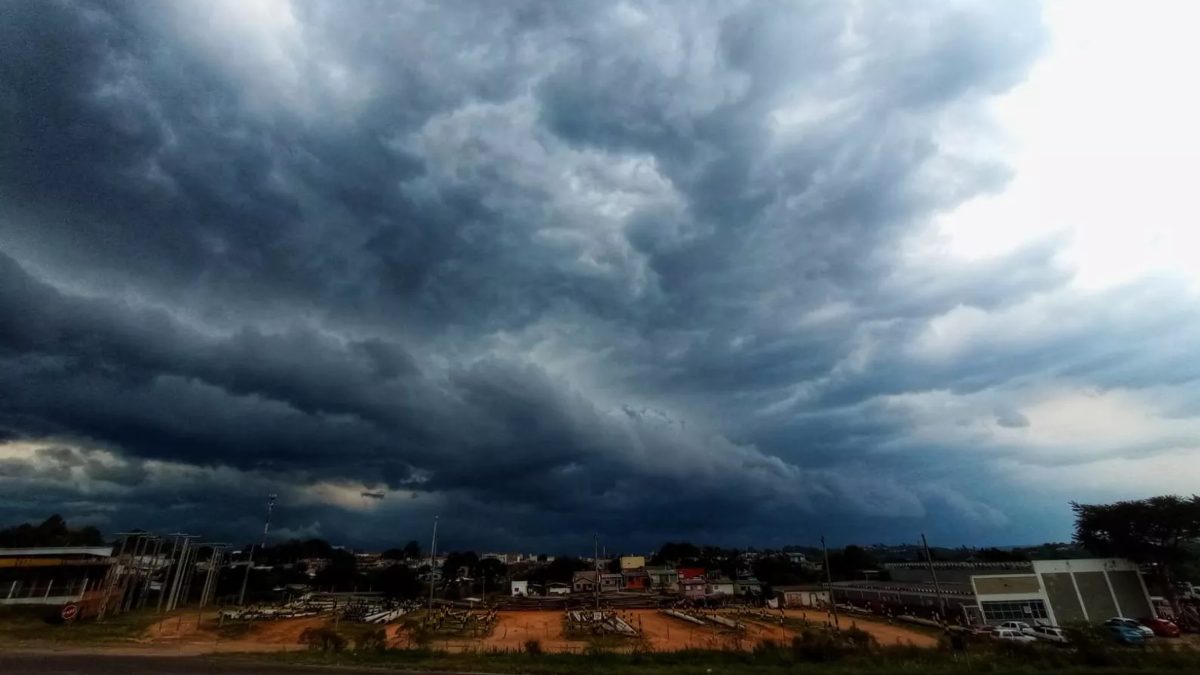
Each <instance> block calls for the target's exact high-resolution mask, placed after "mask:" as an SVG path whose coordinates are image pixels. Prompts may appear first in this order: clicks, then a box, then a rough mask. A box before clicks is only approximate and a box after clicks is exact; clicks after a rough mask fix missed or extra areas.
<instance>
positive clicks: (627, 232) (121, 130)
mask: <svg viewBox="0 0 1200 675" xmlns="http://www.w3.org/2000/svg"><path fill="white" fill-rule="evenodd" d="M1043 42H1044V35H1043V30H1042V27H1041V23H1040V17H1039V7H1038V6H1037V5H1035V4H1034V3H1025V2H1014V3H1003V4H994V3H979V4H969V3H968V4H954V5H945V4H943V3H926V2H909V3H900V4H888V5H872V6H867V7H855V6H854V5H849V4H847V5H834V4H829V3H806V2H794V3H753V2H752V3H724V2H718V3H690V2H689V3H675V2H636V3H621V4H619V5H609V4H605V3H584V4H576V5H572V6H571V7H570V8H567V7H566V6H564V5H562V4H561V3H553V2H549V3H545V2H521V3H505V4H497V3H452V4H446V5H428V6H424V5H409V4H401V5H396V6H389V7H379V6H368V5H356V4H346V3H334V2H318V1H312V2H294V3H289V2H283V1H280V2H263V3H228V4H224V3H199V2H196V3H174V4H171V5H139V4H127V3H101V2H96V3H90V2H66V1H63V2H52V3H43V4H41V5H38V6H34V5H32V4H29V3H7V4H5V5H4V6H3V7H0V128H4V129H5V130H7V134H6V138H7V139H8V141H9V142H6V143H3V144H0V246H2V247H3V253H2V254H0V314H2V315H3V316H5V317H8V318H9V319H10V320H7V321H4V322H3V323H0V439H4V442H5V443H6V445H5V446H3V447H6V448H9V449H10V452H9V454H8V455H6V457H7V459H5V460H4V461H5V462H7V464H5V466H6V471H5V474H6V475H5V477H4V479H3V480H4V485H5V488H6V489H5V494H6V497H4V498H3V499H0V514H12V515H14V516H15V515H22V516H26V517H35V516H36V514H35V513H32V512H34V511H36V510H38V509H41V508H50V507H49V506H48V505H49V504H51V503H56V501H62V502H63V503H71V504H76V505H77V510H78V511H81V512H89V513H92V514H107V515H105V516H104V518H105V519H106V520H119V521H120V526H121V527H127V526H132V525H136V524H161V525H162V526H164V527H187V528H190V529H197V530H199V529H206V530H220V532H219V534H221V535H222V536H236V535H238V532H239V531H240V530H242V529H248V530H250V531H253V521H254V520H255V519H256V518H257V517H258V511H259V510H260V509H259V508H258V506H257V505H258V502H259V501H260V498H259V497H258V496H257V495H259V494H265V493H266V492H278V493H279V494H280V495H281V513H282V514H286V516H285V517H286V518H288V519H290V520H289V521H288V523H285V527H290V528H291V529H292V530H294V531H296V532H300V531H305V532H316V531H321V532H324V533H326V534H327V535H331V534H332V533H338V535H339V536H344V537H346V538H348V539H351V540H353V541H359V542H382V541H384V540H386V539H389V538H395V537H398V536H408V535H407V533H406V534H404V535H397V534H395V532H396V530H397V529H398V528H399V529H403V528H414V527H419V526H420V523H423V522H425V519H427V518H428V517H429V516H430V515H431V514H432V513H434V512H439V513H442V514H444V515H445V516H446V517H448V518H450V519H453V520H455V521H456V522H457V523H458V525H457V528H458V532H459V533H460V536H461V537H462V538H463V540H464V541H463V543H464V544H465V543H471V542H469V541H468V540H469V539H472V538H475V539H477V541H478V542H479V543H488V544H494V545H499V544H500V543H502V542H503V541H511V542H518V543H525V544H529V545H531V546H532V545H536V546H545V547H553V546H558V545H561V546H574V545H576V544H578V543H579V542H580V541H583V540H584V539H586V538H587V536H589V533H590V532H593V531H596V530H600V531H603V532H606V533H608V535H609V536H611V537H622V538H625V539H626V540H627V541H629V542H630V543H631V544H644V543H649V542H653V541H655V540H657V539H660V538H666V537H678V536H694V537H698V538H709V539H714V540H725V541H738V542H743V543H750V542H753V541H756V540H761V541H764V542H765V541H776V542H786V541H790V540H793V539H803V538H805V537H812V536H814V535H815V532H816V529H815V528H816V527H817V526H816V525H815V524H807V522H808V521H807V519H808V518H815V517H816V516H820V520H819V522H821V523H825V524H826V525H825V526H826V527H831V528H837V529H839V530H840V531H841V532H842V534H841V535H840V538H842V539H845V540H849V539H855V538H866V539H882V538H886V537H888V536H889V533H890V532H895V531H896V528H897V527H902V528H910V529H914V530H915V528H917V527H930V531H935V532H938V533H940V534H942V535H943V536H947V537H964V538H968V539H972V540H977V541H984V540H991V541H995V540H997V539H1003V540H1005V541H1011V540H1015V539H1021V538H1024V537H1026V536H1034V533H1035V532H1036V533H1041V532H1044V531H1046V529H1048V528H1043V529H1038V528H1035V527H1026V526H1024V525H1022V521H1021V519H1020V518H1019V517H1016V513H1017V510H1016V509H1009V508H1008V505H1007V503H1006V500H1004V499H1003V498H1001V497H1000V496H998V493H996V492H994V491H992V490H990V489H979V488H978V481H977V480H976V478H975V476H974V473H975V472H977V471H987V470H988V469H986V468H981V467H973V466H972V461H973V460H972V458H971V456H970V454H969V453H968V452H965V451H960V450H965V449H966V448H965V446H964V447H963V448H958V447H957V446H955V443H963V444H968V443H969V442H970V440H972V439H974V438H975V437H974V436H971V435H970V434H968V433H967V432H962V436H961V438H958V437H955V438H957V439H958V440H954V441H945V442H941V443H936V444H935V443H929V442H927V441H926V440H925V439H922V438H921V437H920V435H919V433H918V432H919V430H920V429H919V427H920V422H921V420H923V419H926V418H925V417H923V416H925V415H927V413H928V411H927V410H926V409H925V408H922V407H921V405H922V404H921V403H920V401H919V400H918V399H913V400H910V399H909V398H906V397H911V396H919V395H922V394H926V393H928V392H951V393H952V395H956V396H961V397H966V398H970V399H971V400H972V401H974V402H975V403H973V405H974V407H973V408H971V410H969V411H967V410H966V409H964V411H962V412H961V413H958V414H960V416H961V417H962V424H961V425H959V426H958V427H955V428H958V429H968V430H970V429H974V427H971V426H970V425H971V424H974V423H976V421H978V420H984V422H979V423H980V424H983V425H984V427H987V428H990V427H989V426H988V425H992V426H999V427H1000V428H1001V429H1004V430H1008V431H1013V432H1014V433H1015V432H1019V431H1022V430H1025V431H1028V430H1032V429H1036V428H1037V427H1038V425H1037V423H1036V420H1035V421H1034V423H1033V424H1032V425H1031V424H1030V423H1029V420H1024V422H1022V420H1023V419H1024V418H1022V417H1021V414H1022V413H1019V412H1017V411H1018V410H1021V411H1022V412H1024V407H1023V406H1022V405H1021V402H1020V401H1018V400H1016V394H1014V393H1013V391H1015V390H1016V389H1017V388H1019V387H1021V386H1026V385H1028V383H1029V382H1030V381H1031V380H1032V379H1036V378H1038V377H1054V378H1061V379H1065V380H1070V381H1074V382H1082V383H1092V384H1096V385H1102V384H1105V383H1108V384H1110V385H1111V386H1149V385H1150V384H1153V383H1162V382H1164V380H1163V379H1162V378H1163V377H1167V375H1166V371H1169V370H1174V373H1175V377H1177V378H1178V377H1183V375H1181V371H1179V370H1178V369H1173V368H1172V366H1174V365H1175V359H1174V358H1172V357H1171V356H1170V355H1169V354H1160V356H1159V357H1158V359H1157V360H1155V358H1154V357H1152V356H1150V355H1147V354H1144V353H1143V354H1139V355H1133V354H1131V355H1130V356H1132V357H1134V358H1131V359H1126V360H1122V359H1121V355H1122V354H1123V353H1124V352H1123V351H1122V349H1123V347H1121V345H1122V344H1125V343H1126V341H1128V340H1130V339H1132V338H1136V337H1139V336H1143V335H1145V334H1147V332H1148V331H1151V330H1153V328H1154V322H1153V320H1151V319H1144V318H1143V317H1141V316H1140V315H1138V316H1130V317H1128V318H1129V320H1128V321H1126V322H1125V323H1124V324H1123V325H1121V326H1116V327H1111V326H1108V327H1106V326H1104V325H1103V317H1102V315H1101V314H1100V313H1098V312H1099V310H1097V309H1095V308H1097V307H1101V306H1102V305H1100V304H1089V305H1087V307H1088V308H1091V309H1079V310H1078V311H1077V312H1076V313H1075V317H1074V319H1075V320H1074V321H1073V322H1072V323H1071V325H1069V326H1065V327H1064V328H1063V329H1062V330H1055V331H1041V332H1039V333H1038V334H1037V335H1036V336H1035V337H1034V338H1032V339H1028V340H1020V339H1016V338H1014V339H1011V340H1005V339H1004V338H1005V335H1004V334H1003V333H1004V331H1003V330H1000V328H999V325H1000V324H999V322H1001V321H1003V319H1004V317H1006V316H1011V317H1012V320H1013V321H1024V320H1027V319H1028V318H1029V317H1028V316H1027V315H1026V314H1023V312H1026V311H1027V309H1026V308H1028V307H1029V306H1030V304H1031V303H1033V304H1034V305H1036V303H1037V302H1040V300H1039V299H1040V298H1043V297H1046V296H1047V295H1053V294H1055V293H1061V292H1062V289H1063V288H1064V285H1065V284H1066V283H1067V281H1068V280H1069V278H1070V271H1069V270H1067V269H1064V268H1063V267H1062V266H1061V265H1060V264H1058V262H1057V257H1056V255H1057V252H1058V243H1057V242H1054V241H1047V242H1043V243H1041V244H1038V245H1033V246H1029V247H1026V248H1023V249H1019V250H1017V251H1014V252H1012V253H1010V254H1007V255H1005V256H1002V257H998V258H996V259H994V260H992V261H990V262H984V263H977V264H966V263H962V262H957V263H951V262H947V263H946V264H943V265H938V266H933V267H926V266H921V265H913V264H912V263H911V262H910V261H907V260H906V259H905V257H904V255H902V249H904V247H905V246H906V242H908V241H909V240H910V238H911V237H912V236H913V235H914V234H917V233H920V232H922V231H925V230H926V229H927V228H928V226H929V223H930V220H931V218H932V217H933V216H934V215H935V214H937V213H939V212H942V211H944V210H946V209H950V208H953V207H954V206H955V205H957V204H960V203H962V202H963V201H964V200H966V199H969V198H971V197H973V196H976V195H979V194H983V193H987V192H992V191H996V190H998V189H1001V188H1002V187H1003V185H1004V184H1005V182H1006V181H1007V179H1008V172H1007V170H1006V168H1005V167H1004V165H1003V163H1002V162H999V161H997V160H995V159H992V158H980V157H976V156H973V155H971V154H969V153H965V152H959V151H958V150H957V149H956V148H954V147H953V146H952V145H951V144H948V143H946V142H945V140H944V138H943V133H944V131H945V130H946V129H947V128H950V127H954V126H955V125H957V124H975V125H976V126H977V127H978V129H977V131H978V133H984V134H986V133H990V131H989V129H988V128H987V125H986V124H981V123H979V121H978V119H979V118H980V117H981V113H982V111H983V110H984V109H985V106H986V105H987V104H988V101H989V100H990V97H993V96H995V95H997V94H1000V93H1002V92H1004V91H1006V90H1007V89H1008V88H1010V87H1012V86H1013V85H1015V84H1016V83H1018V82H1020V81H1021V80H1022V78H1023V77H1024V76H1025V74H1026V73H1027V72H1028V69H1029V67H1030V65H1031V64H1032V63H1033V62H1034V60H1035V59H1036V58H1037V57H1038V55H1039V53H1040V50H1041V48H1042V45H1043ZM1122 292H1123V293H1133V292H1134V291H1122ZM1144 292H1146V293H1152V292H1153V291H1144ZM1159 292H1161V293H1167V294H1170V293H1171V292H1173V291H1170V290H1162V289H1160V291H1159ZM1113 297H1114V298H1116V297H1117V296H1113ZM963 313H966V314H967V316H966V318H965V319H963V320H964V321H967V324H966V325H967V328H971V327H972V326H975V325H976V323H977V324H979V325H987V326H988V327H989V330H988V331H985V332H982V333H977V334H972V339H971V340H970V341H968V342H967V343H966V344H958V343H954V344H953V345H951V344H949V342H948V340H950V338H948V337H946V336H947V335H948V334H949V333H948V331H942V332H940V333H939V332H938V331H937V330H935V329H934V328H931V326H933V325H934V324H935V323H936V322H938V321H943V322H944V321H947V320H949V319H946V317H950V318H951V319H955V320H957V319H956V317H959V316H960V315H962V314H963ZM977 315H978V316H979V317H985V318H977ZM970 321H976V323H970ZM989 322H990V323H989ZM955 325H956V326H957V325H958V324H955ZM1186 325H1188V326H1191V327H1192V328H1194V327H1195V322H1194V321H1192V322H1190V323H1187V324H1186ZM956 330H958V328H956ZM962 330H966V329H962ZM1189 330H1190V329H1189ZM1012 333H1013V334H1014V335H1016V334H1017V333H1019V331H1012ZM931 335H932V337H931ZM1017 337H1019V336H1017ZM1068 354H1069V355H1070V356H1069V358H1068V357H1067V355H1068ZM1117 382H1122V383H1124V385H1116V384H1114V383H1117ZM1139 383H1140V384H1139ZM972 397H973V398H972ZM976 399H978V400H976ZM984 399H986V400H984ZM914 401H916V402H914ZM1176 403H1177V404H1178V405H1180V406H1183V405H1185V403H1186V402H1185V401H1177V402H1176ZM971 415H976V417H977V418H978V420H977V419H976V417H971ZM973 420H974V421H973ZM993 423H994V425H993ZM984 427H981V428H984ZM971 433H976V432H973V431H972V432H971ZM978 433H980V434H983V433H985V432H983V431H979V432H978ZM943 440H945V439H943ZM989 442H994V443H996V444H1001V443H1009V444H1011V443H1014V442H1017V441H1015V440H1014V439H1002V440H1001V441H997V440H995V439H991V440H989ZM9 455H11V456H9ZM935 457H936V458H938V461H939V462H940V465H939V466H938V467H937V468H932V469H931V468H930V466H929V461H930V460H931V458H935ZM65 475H69V476H72V477H73V478H71V479H70V480H66V479H64V476H65ZM378 491H384V492H386V493H388V496H387V497H386V498H385V499H383V500H376V499H365V498H362V495H363V494H365V493H367V492H370V493H375V492H378ZM214 495H216V496H217V497H218V498H215V499H214ZM142 504H161V505H164V506H165V507H169V508H164V509H163V510H158V511H154V512H147V511H145V510H143V509H140V507H139V505H142ZM139 519H140V520H146V521H154V522H153V523H149V522H148V523H138V522H134V521H138V520H139ZM935 521H936V522H935ZM814 522H818V521H814ZM114 524H115V523H114ZM497 527H499V528H500V529H499V530H497V529H495V528H497ZM214 534H217V532H214Z"/></svg>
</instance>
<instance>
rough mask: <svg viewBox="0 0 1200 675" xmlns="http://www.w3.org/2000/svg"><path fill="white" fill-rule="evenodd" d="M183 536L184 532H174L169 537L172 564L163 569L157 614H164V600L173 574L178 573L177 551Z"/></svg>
mask: <svg viewBox="0 0 1200 675" xmlns="http://www.w3.org/2000/svg"><path fill="white" fill-rule="evenodd" d="M182 534H183V533H182V532H172V533H171V534H170V535H167V536H169V537H171V557H170V558H168V560H170V561H171V563H170V565H169V566H168V567H166V568H164V569H163V578H162V581H161V582H160V583H159V586H158V609H157V610H156V611H155V613H156V614H161V613H162V609H163V600H164V599H165V598H166V595H167V586H168V582H169V581H170V579H171V576H172V573H173V572H175V571H176V567H175V551H176V549H178V548H179V537H180V536H181V535H182Z"/></svg>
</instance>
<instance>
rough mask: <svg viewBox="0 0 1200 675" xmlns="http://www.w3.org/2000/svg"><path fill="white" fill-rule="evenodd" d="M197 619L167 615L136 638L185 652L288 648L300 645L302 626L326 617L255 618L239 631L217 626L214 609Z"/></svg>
mask: <svg viewBox="0 0 1200 675" xmlns="http://www.w3.org/2000/svg"><path fill="white" fill-rule="evenodd" d="M197 619H198V617H197V615H196V614H195V613H191V612H186V613H182V614H177V615H175V616H171V617H168V618H166V619H164V620H162V621H159V622H157V623H155V624H153V625H151V626H150V627H149V628H148V629H147V630H146V632H145V633H144V634H143V635H142V636H141V637H140V638H139V639H138V642H139V643H140V644H143V645H146V646H148V647H151V648H169V649H171V650H172V651H178V652H181V653H188V654H204V653H212V652H271V651H290V650H298V649H303V648H304V647H303V645H301V644H300V634H301V633H303V632H304V630H305V629H306V628H314V627H319V626H322V625H324V624H325V623H326V621H327V620H326V619H324V618H320V617H306V618H303V619H280V620H278V621H259V622H255V623H253V624H250V625H249V626H246V627H245V629H244V630H241V631H230V630H228V629H226V630H224V631H223V630H221V629H219V628H218V627H217V622H216V615H215V613H214V614H205V615H204V617H203V619H202V620H200V621H197Z"/></svg>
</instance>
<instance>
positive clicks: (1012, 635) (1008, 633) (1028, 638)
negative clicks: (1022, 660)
mask: <svg viewBox="0 0 1200 675" xmlns="http://www.w3.org/2000/svg"><path fill="white" fill-rule="evenodd" d="M992 637H993V638H994V639H996V640H1007V641H1009V642H1037V638H1035V637H1033V636H1032V635H1026V634H1024V633H1021V632H1018V631H1015V630H1013V629H1011V628H997V629H996V632H995V633H993V634H992Z"/></svg>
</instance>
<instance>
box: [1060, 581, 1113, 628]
mask: <svg viewBox="0 0 1200 675" xmlns="http://www.w3.org/2000/svg"><path fill="white" fill-rule="evenodd" d="M1067 574H1070V575H1071V587H1072V588H1074V589H1075V599H1076V600H1078V601H1079V611H1081V612H1083V620H1084V621H1088V622H1090V621H1091V620H1092V617H1090V616H1088V611H1087V603H1085V602H1084V601H1083V593H1080V592H1079V584H1077V583H1075V572H1074V570H1067ZM1105 578H1106V579H1107V578H1108V577H1105ZM1110 590H1111V589H1110Z"/></svg>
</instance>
